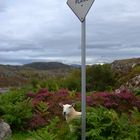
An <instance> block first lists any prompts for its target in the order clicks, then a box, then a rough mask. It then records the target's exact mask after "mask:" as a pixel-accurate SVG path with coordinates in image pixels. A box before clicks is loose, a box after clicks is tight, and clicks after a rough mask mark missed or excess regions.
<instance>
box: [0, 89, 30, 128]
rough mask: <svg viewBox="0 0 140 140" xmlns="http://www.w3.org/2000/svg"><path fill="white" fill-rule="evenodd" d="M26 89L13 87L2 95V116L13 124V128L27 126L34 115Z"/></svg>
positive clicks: (0, 108)
mask: <svg viewBox="0 0 140 140" xmlns="http://www.w3.org/2000/svg"><path fill="white" fill-rule="evenodd" d="M26 92H27V91H26V89H25V88H22V89H13V90H11V91H9V92H8V93H5V94H3V95H1V96H0V116H1V118H2V119H4V120H5V121H6V122H8V123H9V124H10V125H11V128H12V129H13V130H22V129H25V128H26V125H27V121H28V120H29V119H30V118H31V117H32V106H31V102H30V100H29V99H28V97H27V96H25V93H26Z"/></svg>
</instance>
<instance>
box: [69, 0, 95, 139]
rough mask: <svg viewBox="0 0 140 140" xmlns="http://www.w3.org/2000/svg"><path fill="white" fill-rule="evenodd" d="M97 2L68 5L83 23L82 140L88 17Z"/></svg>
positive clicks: (78, 1)
mask: <svg viewBox="0 0 140 140" xmlns="http://www.w3.org/2000/svg"><path fill="white" fill-rule="evenodd" d="M94 1H95V0H68V1H67V4H68V6H69V7H70V8H71V10H72V11H73V12H74V13H75V15H76V16H77V17H78V18H79V20H80V21H81V62H82V65H81V69H82V72H81V76H82V82H81V84H82V88H81V91H82V137H81V139H82V140H85V139H86V15H87V13H88V11H89V9H90V8H91V6H92V4H93V3H94Z"/></svg>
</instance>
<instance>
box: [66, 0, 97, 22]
mask: <svg viewBox="0 0 140 140" xmlns="http://www.w3.org/2000/svg"><path fill="white" fill-rule="evenodd" d="M94 1H95V0H68V1H67V4H68V6H69V7H70V8H71V9H72V11H73V12H74V13H75V14H76V16H77V17H78V18H79V19H80V21H81V22H83V21H84V19H85V17H86V15H87V13H88V11H89V9H90V8H91V6H92V4H93V2H94Z"/></svg>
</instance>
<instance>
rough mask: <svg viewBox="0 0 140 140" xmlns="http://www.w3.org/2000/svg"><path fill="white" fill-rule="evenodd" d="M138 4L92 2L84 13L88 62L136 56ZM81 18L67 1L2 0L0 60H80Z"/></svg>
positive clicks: (139, 49) (139, 48) (138, 54)
mask: <svg viewBox="0 0 140 140" xmlns="http://www.w3.org/2000/svg"><path fill="white" fill-rule="evenodd" d="M139 7H140V2H139V1H138V0H135V1H132V0H123V1H118V0H113V1H111V0H106V1H104V0H96V1H95V3H94V4H93V6H92V8H91V10H90V12H89V14H88V16H87V63H88V64H93V63H102V62H112V61H113V60H115V59H123V58H132V57H140V40H139V37H140V8H139ZM80 26H81V24H80V21H79V20H78V18H77V17H76V16H75V15H74V14H73V13H72V11H71V10H70V8H69V7H68V6H67V5H66V0H61V1H58V0H53V1H52V0H24V1H23V0H1V1H0V63H1V64H25V63H30V62H34V61H45V62H47V61H60V62H64V63H80V62H81V59H80V53H81V49H80V34H81V33H80Z"/></svg>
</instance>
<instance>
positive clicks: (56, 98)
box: [27, 89, 79, 129]
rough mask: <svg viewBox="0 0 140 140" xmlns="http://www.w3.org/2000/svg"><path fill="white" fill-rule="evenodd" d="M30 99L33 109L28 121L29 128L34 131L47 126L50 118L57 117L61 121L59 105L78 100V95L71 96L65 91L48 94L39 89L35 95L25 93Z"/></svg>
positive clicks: (70, 93) (71, 94) (44, 90)
mask: <svg viewBox="0 0 140 140" xmlns="http://www.w3.org/2000/svg"><path fill="white" fill-rule="evenodd" d="M27 96H28V97H30V98H31V101H32V107H33V117H32V118H31V120H30V121H29V123H28V124H29V128H30V129H35V128H38V127H41V126H45V125H46V124H48V123H49V122H50V121H51V119H52V116H59V118H60V119H61V120H62V119H64V118H62V109H61V108H60V106H59V103H60V102H61V103H63V104H65V103H69V104H70V103H72V102H73V100H79V99H78V97H79V94H78V93H77V94H73V93H72V92H69V91H68V90H66V89H61V90H58V91H56V92H49V91H48V90H47V89H41V90H39V91H38V92H37V93H27Z"/></svg>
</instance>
